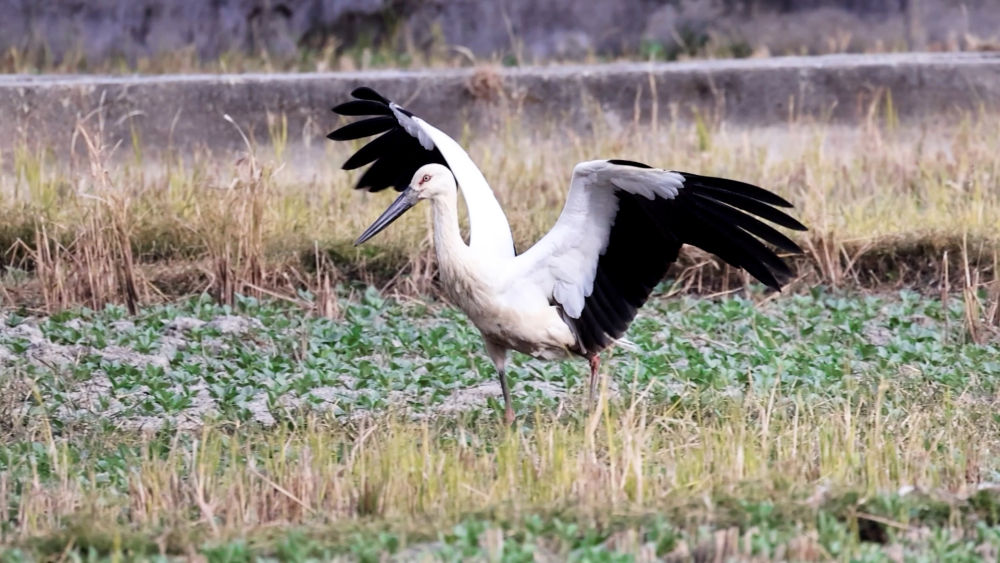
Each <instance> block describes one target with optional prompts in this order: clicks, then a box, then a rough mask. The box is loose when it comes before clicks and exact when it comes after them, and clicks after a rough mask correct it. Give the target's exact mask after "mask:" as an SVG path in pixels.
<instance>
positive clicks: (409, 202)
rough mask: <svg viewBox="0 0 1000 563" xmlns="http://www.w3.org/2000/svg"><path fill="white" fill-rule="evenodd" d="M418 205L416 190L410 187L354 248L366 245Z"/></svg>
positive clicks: (359, 238)
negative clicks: (369, 240)
mask: <svg viewBox="0 0 1000 563" xmlns="http://www.w3.org/2000/svg"><path fill="white" fill-rule="evenodd" d="M416 204H417V192H416V190H414V189H413V188H410V187H408V188H406V189H405V190H403V193H401V194H399V197H397V198H396V201H394V202H392V205H390V206H389V207H388V208H387V209H386V210H385V211H383V212H382V214H381V215H379V216H378V219H375V222H374V223H372V226H370V227H368V228H367V229H365V232H363V233H361V236H360V237H358V240H356V241H354V246H358V245H359V244H364V243H365V242H367V241H368V239H370V238H372V237H373V236H375V235H377V234H379V233H380V232H382V229H384V228H386V227H388V226H389V225H391V224H392V222H393V221H395V220H396V219H399V217H400V216H401V215H402V214H403V213H406V210H407V209H409V208H411V207H413V206H414V205H416Z"/></svg>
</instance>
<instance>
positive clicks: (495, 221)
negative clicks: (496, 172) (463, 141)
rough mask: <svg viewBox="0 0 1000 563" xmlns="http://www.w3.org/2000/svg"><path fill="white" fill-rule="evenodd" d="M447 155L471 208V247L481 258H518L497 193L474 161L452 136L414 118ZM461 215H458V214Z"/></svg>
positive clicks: (466, 202)
mask: <svg viewBox="0 0 1000 563" xmlns="http://www.w3.org/2000/svg"><path fill="white" fill-rule="evenodd" d="M413 119H414V120H415V121H417V122H418V123H420V126H421V127H422V128H423V129H424V131H426V132H427V134H429V135H430V137H431V139H433V140H434V144H435V145H437V147H438V149H439V150H440V151H441V152H442V153H443V154H444V155H445V158H446V159H447V160H448V167H449V168H451V170H452V172H453V173H454V174H455V179H456V180H457V181H458V189H460V190H462V195H463V196H464V198H465V205H466V206H467V207H468V209H469V245H470V246H471V247H472V248H473V249H475V251H476V253H477V254H478V255H481V256H482V255H486V256H494V257H508V256H514V237H513V236H511V233H510V225H509V224H508V223H507V216H506V215H504V213H503V208H501V207H500V202H498V201H497V198H496V196H495V195H494V194H493V190H492V189H490V185H489V183H487V182H486V178H485V177H483V173H482V172H480V171H479V168H478V167H477V166H476V164H475V163H474V162H472V159H471V158H469V155H468V154H467V153H466V152H465V150H464V149H462V147H460V146H459V145H458V143H456V142H455V141H454V140H453V139H452V138H451V137H449V136H448V135H445V134H444V133H442V132H441V131H440V130H438V129H437V128H435V127H434V126H432V125H430V124H428V123H427V122H425V121H423V120H421V119H420V118H417V117H414V118H413ZM456 216H457V215H456Z"/></svg>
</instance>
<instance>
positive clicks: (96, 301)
mask: <svg viewBox="0 0 1000 563" xmlns="http://www.w3.org/2000/svg"><path fill="white" fill-rule="evenodd" d="M670 109H671V108H667V111H669V110H670ZM660 113H664V112H663V111H662V110H661V112H660ZM272 121H274V126H273V127H272V131H271V141H272V142H271V144H270V145H268V146H263V147H258V146H255V145H253V144H252V143H251V142H250V141H249V140H246V141H245V142H246V150H245V151H244V152H243V153H241V154H236V155H212V154H208V153H198V154H191V155H185V156H183V157H182V156H179V155H175V154H169V153H168V154H165V155H163V157H162V158H160V159H158V160H151V159H150V158H149V156H148V155H145V156H144V154H145V152H147V151H143V150H141V149H142V148H141V147H133V150H132V155H131V156H128V155H124V154H122V153H123V152H124V151H115V150H114V149H115V148H116V147H117V145H116V144H115V143H114V142H113V141H112V140H106V139H103V138H102V135H101V131H102V128H101V126H100V112H99V111H98V112H95V113H94V114H93V115H92V116H88V117H87V119H84V120H81V123H80V125H79V127H78V128H77V138H78V139H80V142H81V143H82V144H83V145H85V149H86V150H85V151H84V154H85V155H86V157H85V158H82V159H79V160H78V161H73V162H70V163H68V164H67V163H65V162H60V161H59V160H58V159H57V158H56V157H55V156H54V155H52V154H50V153H46V152H37V153H31V152H29V151H28V150H26V149H19V150H17V151H15V152H14V153H13V154H5V155H0V162H2V174H0V194H2V200H0V218H2V219H0V246H2V250H3V251H4V253H3V256H4V260H5V262H6V263H7V264H9V265H11V266H13V267H15V268H18V269H20V270H22V271H26V272H29V273H30V274H34V276H31V275H29V276H28V277H27V281H25V276H23V275H21V276H11V275H8V276H7V279H6V281H5V282H4V283H3V285H4V286H5V289H4V293H0V297H3V298H4V299H5V300H8V301H10V300H13V301H15V302H18V303H20V304H28V305H29V306H33V307H39V308H44V309H46V310H55V309H60V308H63V307H66V306H69V305H71V304H85V305H88V306H91V307H100V306H101V305H102V304H103V303H106V302H121V303H127V304H129V306H130V307H132V306H134V304H135V303H136V302H143V301H149V300H156V299H161V298H163V297H164V296H171V295H176V294H177V293H181V294H184V293H190V292H191V291H192V290H194V291H208V292H211V293H212V294H214V295H216V296H217V297H218V298H219V299H220V300H221V301H223V302H229V301H231V299H232V296H233V295H234V294H235V293H243V294H251V295H263V294H267V295H279V296H283V297H285V298H288V299H291V300H296V299H297V297H296V291H297V290H299V289H310V290H312V291H313V292H314V293H316V292H322V291H323V287H324V284H325V286H329V284H330V283H331V280H332V282H333V283H336V281H338V280H342V279H345V278H353V279H362V280H365V281H368V282H378V283H380V284H389V285H391V286H393V287H395V288H397V289H401V290H404V291H407V292H426V291H429V290H431V289H432V282H433V278H434V268H433V260H432V259H431V253H430V250H429V248H430V245H429V239H428V237H427V236H426V230H425V229H426V220H425V215H423V214H422V213H420V212H419V211H418V212H415V213H411V214H409V215H408V216H407V217H406V218H404V219H403V220H401V221H400V222H399V223H398V224H396V225H394V226H393V228H392V229H389V230H388V231H387V232H386V233H384V234H381V235H379V237H378V239H376V240H375V241H374V242H373V243H369V244H368V245H366V246H365V247H362V248H358V249H356V248H353V247H352V246H351V241H352V240H353V239H354V237H355V236H356V235H357V233H359V232H360V231H361V230H362V229H363V228H364V227H365V226H366V225H367V223H368V222H369V221H370V220H371V219H372V218H373V217H375V216H376V215H377V214H378V213H379V212H380V211H381V209H382V207H383V206H384V205H385V204H386V202H387V201H388V199H389V196H387V195H384V194H367V193H358V192H355V191H353V190H351V189H350V188H351V185H352V182H353V181H354V179H355V177H356V176H355V175H354V174H351V173H347V172H343V171H341V170H339V169H338V168H337V165H338V164H339V163H340V162H343V160H344V159H345V158H346V157H347V155H348V154H349V152H350V151H352V150H354V149H356V148H357V145H354V146H348V145H346V144H333V143H327V144H324V145H322V146H321V147H312V148H310V149H305V148H302V147H297V146H293V147H289V146H288V142H287V130H286V129H285V128H284V127H283V126H282V124H283V123H284V122H283V120H281V119H279V118H275V119H273V120H272ZM500 123H501V125H500V126H499V127H498V128H496V129H495V130H493V131H492V132H489V133H487V134H484V135H482V136H473V135H471V133H469V132H467V134H463V135H462V136H461V137H463V139H462V140H463V141H467V144H468V147H469V150H470V152H471V154H472V156H473V158H474V159H475V160H476V161H477V162H478V163H479V165H480V167H481V168H482V169H483V171H484V173H485V175H486V177H487V178H488V179H490V181H491V183H492V184H493V186H494V189H495V191H496V192H497V195H498V197H499V198H500V200H501V202H502V203H503V204H504V206H505V209H506V211H507V214H508V217H509V219H510V221H511V225H512V228H513V231H514V235H515V240H516V241H517V245H518V248H521V249H523V248H526V247H527V246H529V245H530V243H531V242H532V241H533V240H536V239H537V238H538V237H539V236H540V235H541V234H542V233H544V231H545V230H546V229H548V227H549V226H550V225H551V223H552V222H553V221H554V220H555V217H556V215H557V214H558V212H559V210H560V208H561V205H562V202H563V199H564V197H565V193H566V190H567V184H568V179H569V175H570V172H571V170H572V166H573V163H575V162H577V161H580V160H586V159H593V158H598V157H619V158H630V159H634V160H640V161H645V162H648V163H651V164H654V165H659V166H664V167H670V168H675V169H681V170H686V171H691V172H697V173H702V174H709V175H719V176H726V177H732V178H739V179H743V180H746V181H749V182H752V183H756V184H758V185H762V186H766V187H767V188H769V189H772V190H774V191H775V192H777V193H779V194H782V195H783V196H785V197H787V198H789V199H790V200H791V201H792V202H794V203H795V205H796V209H795V214H796V215H797V216H798V217H799V218H800V219H801V220H802V221H803V222H804V223H805V224H806V225H808V226H809V227H810V231H809V232H808V233H805V234H804V235H802V236H800V237H799V239H798V241H799V243H800V244H801V245H802V246H803V248H805V249H806V251H807V255H806V258H805V259H804V260H799V261H798V266H799V271H800V274H801V280H802V283H809V284H812V283H825V284H828V285H832V286H842V285H845V284H854V285H861V286H873V285H877V286H885V285H887V284H888V285H891V286H897V285H912V286H917V287H923V288H924V289H926V290H935V289H938V288H942V287H945V286H947V287H952V288H955V289H959V288H962V287H967V288H969V289H970V291H972V292H973V293H974V294H975V295H976V296H978V295H979V294H978V293H976V292H978V291H979V290H980V289H982V288H987V286H988V285H989V284H991V283H993V282H994V280H995V279H996V262H997V249H998V246H997V241H998V240H1000V222H998V221H997V220H996V218H997V217H1000V193H998V192H997V189H996V186H997V182H998V180H1000V136H998V135H997V133H996V131H998V130H1000V116H996V115H991V114H983V115H965V116H961V117H960V118H957V119H953V120H948V121H945V120H943V119H941V118H935V119H933V120H931V119H929V120H928V121H926V122H922V123H910V124H899V123H898V120H897V119H895V117H894V115H893V113H892V108H891V104H889V105H888V107H885V106H878V105H873V107H872V111H871V112H870V114H869V118H868V119H867V120H866V121H865V122H862V123H859V124H856V125H853V126H851V125H841V124H823V123H816V122H803V121H791V122H789V123H787V124H785V125H781V126H772V127H764V128H749V129H747V128H738V127H734V126H730V125H728V124H727V123H725V122H718V120H713V119H708V118H706V119H704V120H701V119H699V120H698V121H697V122H696V123H695V124H694V125H686V124H683V123H681V122H679V121H677V120H668V121H667V122H666V123H653V124H652V125H647V124H645V121H644V120H643V119H642V118H641V116H638V115H637V116H636V119H634V120H633V121H632V122H631V123H626V124H623V125H622V126H621V127H620V128H618V129H611V128H609V127H608V126H595V127H596V128H595V130H594V131H592V132H590V133H574V132H572V131H568V130H566V129H565V128H563V127H561V124H559V123H558V122H552V123H548V124H545V123H543V124H537V123H536V124H532V125H533V127H531V128H529V129H525V128H523V127H522V125H524V124H522V123H520V121H519V118H517V117H516V115H513V114H511V115H508V117H507V119H505V120H500ZM234 126H235V127H234V129H233V134H234V136H237V135H242V132H241V131H239V127H238V124H234ZM526 131H532V132H529V133H526ZM465 137H468V138H467V139H465ZM163 264H169V265H170V267H169V268H164V267H163V266H162V265H163ZM178 272H186V274H179V273H178ZM720 274H722V275H720ZM675 275H677V276H679V277H680V278H681V279H682V281H683V283H684V285H686V286H688V287H689V288H690V289H693V290H701V291H707V290H719V289H728V288H729V287H730V286H733V287H736V286H739V285H741V284H742V283H743V282H744V280H743V278H742V277H741V276H736V275H734V272H731V271H729V270H728V269H726V268H720V267H719V265H718V264H717V263H716V262H715V261H714V260H712V259H710V258H709V257H706V256H704V255H703V254H701V253H698V252H689V253H687V254H686V255H685V257H684V259H683V260H682V261H681V263H680V264H679V266H678V269H677V270H676V271H675ZM181 278H183V279H181ZM994 285H995V284H994ZM996 293H997V292H996V290H995V289H987V291H986V294H985V295H984V296H982V297H977V298H976V299H977V301H975V303H978V305H977V307H979V309H982V310H983V314H982V315H981V317H983V318H985V319H988V320H989V321H990V322H992V323H995V322H996V313H995V309H996V306H995V304H996V301H997V297H996Z"/></svg>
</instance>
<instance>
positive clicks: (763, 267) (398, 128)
mask: <svg viewBox="0 0 1000 563" xmlns="http://www.w3.org/2000/svg"><path fill="white" fill-rule="evenodd" d="M352 97H353V98H354V99H353V100H351V101H348V102H345V103H343V104H340V105H338V106H337V107H335V108H333V111H334V113H337V114H339V115H342V116H363V117H365V119H360V120H356V121H354V122H352V123H349V124H347V125H345V126H343V127H341V128H339V129H337V130H336V131H334V132H332V133H330V134H329V135H328V136H327V137H328V138H330V139H332V140H334V141H347V140H354V139H362V138H365V137H370V136H373V135H379V136H378V137H376V138H375V139H374V140H372V141H371V142H369V143H368V144H366V145H364V146H363V147H362V148H361V149H360V150H358V151H357V152H356V153H355V154H354V155H353V156H351V157H350V158H349V159H348V160H347V161H346V162H345V163H344V165H343V168H344V169H345V170H352V169H356V168H360V167H362V166H365V165H367V164H371V166H370V167H369V168H368V169H367V170H366V171H365V173H364V174H362V175H361V178H360V179H359V180H358V183H357V186H356V187H357V188H358V189H366V190H369V191H372V192H377V191H380V190H383V189H385V188H388V187H393V188H395V189H396V190H397V191H400V192H402V193H401V194H399V197H397V198H396V200H395V201H394V202H392V204H391V205H389V207H388V208H387V209H386V210H385V212H383V213H382V215H381V216H379V217H378V218H377V219H376V220H375V222H374V223H372V225H371V226H370V227H368V229H367V230H365V231H364V232H363V233H362V234H361V236H360V237H358V239H357V241H356V242H355V245H360V244H362V243H364V242H365V241H367V240H369V239H371V238H372V237H373V236H375V235H376V234H378V233H379V232H380V231H382V230H383V229H385V228H386V227H387V226H389V224H390V223H392V222H393V221H395V220H396V219H397V218H398V217H399V216H401V215H402V214H403V213H405V212H406V210H407V209H410V208H411V207H413V206H414V205H416V204H417V203H418V202H420V201H421V200H428V201H429V202H430V206H431V211H432V220H433V231H434V235H433V236H434V250H435V253H436V255H437V263H438V270H439V275H440V282H441V284H442V286H443V288H444V291H445V293H446V295H447V296H448V297H449V298H450V299H451V301H452V302H453V303H455V304H456V305H458V307H459V308H461V309H462V310H463V311H464V312H465V313H466V315H468V316H469V318H470V319H471V321H472V323H473V324H475V326H476V327H477V328H478V329H479V331H480V332H481V333H482V337H483V341H484V342H485V346H486V352H487V354H489V357H490V359H491V360H492V361H493V364H494V365H495V366H496V370H497V374H498V375H499V378H500V388H501V390H502V391H503V400H504V418H505V421H506V422H507V423H508V424H510V423H511V422H513V419H514V411H513V409H512V407H511V398H510V390H509V388H508V386H507V377H506V363H507V353H508V352H509V351H510V350H517V351H519V352H522V353H524V354H528V355H530V356H533V357H536V358H542V359H556V358H563V357H567V356H572V355H576V356H581V357H583V358H586V359H587V360H589V362H590V398H591V401H593V397H594V393H595V386H596V382H597V376H598V368H599V365H600V357H599V355H598V354H599V353H600V352H601V351H602V350H604V349H605V348H607V347H608V346H610V345H611V344H613V343H614V342H615V341H616V340H617V339H618V338H619V337H621V336H622V334H623V333H624V332H625V330H626V329H627V328H628V326H629V324H630V323H631V322H632V320H633V319H634V318H635V315H636V311H637V310H638V309H639V307H641V306H642V305H643V303H645V301H646V299H647V298H648V297H649V294H650V292H651V291H652V290H653V287H654V286H655V285H656V284H657V283H658V282H659V281H660V280H661V279H662V278H663V277H664V275H665V274H666V272H667V267H668V266H670V264H671V263H672V262H674V261H675V260H676V259H677V253H678V251H679V250H680V248H681V246H682V245H684V244H690V245H693V246H696V247H698V248H701V249H703V250H705V251H708V252H710V253H712V254H715V255H716V256H718V257H719V258H721V259H722V260H724V261H726V262H727V263H729V264H730V265H732V266H735V267H738V268H743V269H744V270H746V271H747V272H749V273H750V274H751V275H752V276H753V277H755V278H756V279H757V280H759V281H760V282H761V283H763V284H764V285H766V286H768V287H770V288H772V289H774V290H780V288H781V286H782V285H783V284H784V283H785V282H786V281H787V280H788V279H789V278H790V277H791V274H792V272H791V270H790V269H789V267H788V265H787V264H785V262H784V261H783V260H782V259H781V258H779V257H778V255H777V254H775V252H774V250H772V249H771V248H769V247H768V246H766V245H765V244H764V243H765V242H766V243H769V244H770V245H773V246H774V247H777V248H779V249H781V250H785V251H788V252H793V253H797V252H801V249H800V248H799V247H798V245H796V244H795V243H794V242H792V240H791V239H789V238H788V237H787V236H785V235H784V234H782V233H780V232H778V231H777V230H776V229H775V228H774V227H771V226H770V225H768V224H766V223H764V222H763V221H761V220H760V219H765V220H767V221H769V222H771V223H774V224H776V225H779V226H781V227H785V228H788V229H793V230H799V231H802V230H806V228H805V227H804V226H803V225H802V224H801V223H799V222H798V221H797V220H795V219H793V218H792V217H790V216H789V215H787V214H786V213H784V212H782V211H780V210H779V209H777V208H779V207H784V208H789V207H791V204H789V203H788V202H787V201H785V200H784V199H782V198H781V197H779V196H777V195H775V194H774V193H772V192H770V191H767V190H764V189H762V188H759V187H756V186H752V185H750V184H746V183H743V182H738V181H735V180H727V179H722V178H712V177H708V176H699V175H697V174H691V173H687V172H676V171H671V170H665V169H660V168H654V167H652V166H649V165H646V164H641V163H638V162H633V161H630V160H618V159H611V160H592V161H589V162H581V163H579V164H577V165H576V167H575V168H574V169H573V176H572V178H571V180H570V187H569V194H568V196H567V198H566V204H565V206H564V207H563V210H562V213H561V214H560V215H559V219H558V220H557V221H556V224H555V225H554V226H553V227H552V230H550V231H549V232H548V233H547V234H546V235H545V236H543V237H542V238H541V239H540V240H539V241H538V242H536V243H535V245H534V246H532V247H531V248H529V249H528V250H526V251H525V252H523V253H521V254H517V253H516V252H515V250H514V240H513V237H512V236H511V231H510V227H509V225H508V223H507V218H506V217H505V216H504V212H503V209H502V208H501V207H500V204H499V202H497V199H496V197H494V195H493V191H492V190H491V189H490V186H489V184H487V182H486V179H485V178H484V177H483V174H482V172H480V171H479V168H477V167H476V165H475V164H474V163H473V162H472V159H471V158H469V155H468V154H467V153H466V152H465V150H463V149H462V147H461V146H459V144H458V143H457V142H455V140H454V139H452V138H451V137H449V136H448V135H446V134H445V133H443V132H441V131H440V130H439V129H437V128H436V127H434V126H432V125H430V124H429V123H427V122H426V121H424V120H423V119H420V118H419V117H417V116H416V115H414V114H413V113H411V112H409V111H407V110H406V109H403V108H402V107H400V106H399V105H397V104H395V103H393V102H391V101H389V100H388V99H386V98H385V97H383V96H382V95H380V94H379V93H378V92H376V91H374V90H373V89H371V88H367V87H362V88H358V89H356V90H354V91H353V92H352ZM456 184H457V185H456ZM458 189H460V190H462V195H463V197H464V199H465V204H466V206H467V208H468V216H469V229H470V233H469V243H468V244H466V243H465V241H464V240H463V238H462V234H461V232H460V229H459V224H458V197H457V195H458V194H457V190H458ZM758 218H759V219H758Z"/></svg>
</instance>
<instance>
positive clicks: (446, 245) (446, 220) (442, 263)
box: [430, 191, 469, 276]
mask: <svg viewBox="0 0 1000 563" xmlns="http://www.w3.org/2000/svg"><path fill="white" fill-rule="evenodd" d="M430 204H431V214H432V219H433V221H434V252H435V254H437V259H438V266H439V267H440V268H441V270H442V273H444V274H445V275H446V276H447V275H448V274H451V273H453V272H455V269H456V267H458V266H459V265H461V264H462V263H463V261H464V260H466V259H467V258H466V256H465V254H466V253H467V252H468V251H469V247H468V246H467V245H466V244H465V241H464V240H462V232H461V230H460V229H459V226H458V194H457V193H456V192H454V191H452V192H450V193H448V194H447V195H441V196H438V197H435V198H433V199H431V201H430Z"/></svg>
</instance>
